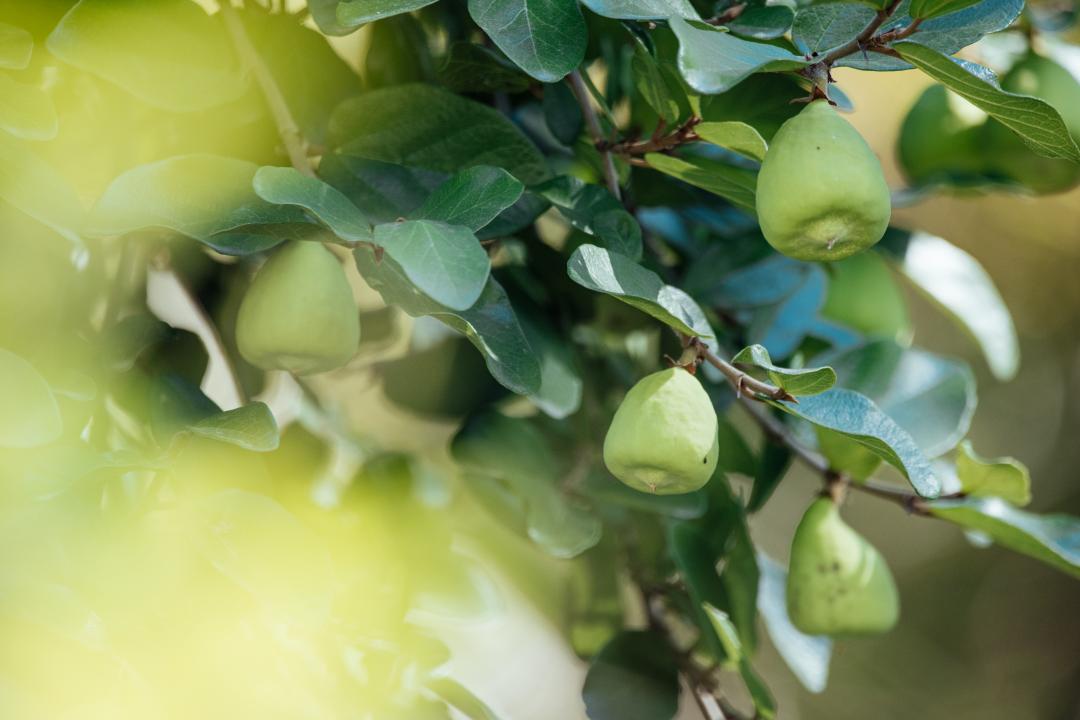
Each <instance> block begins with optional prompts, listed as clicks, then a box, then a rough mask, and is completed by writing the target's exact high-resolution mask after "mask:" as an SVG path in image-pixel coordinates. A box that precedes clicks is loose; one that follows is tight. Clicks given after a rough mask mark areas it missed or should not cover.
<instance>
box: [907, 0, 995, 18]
mask: <svg viewBox="0 0 1080 720" xmlns="http://www.w3.org/2000/svg"><path fill="white" fill-rule="evenodd" d="M980 1H981V0H911V6H910V7H909V8H908V13H909V14H910V15H911V17H913V18H921V19H923V20H929V19H931V18H936V17H938V16H939V15H948V14H949V13H954V12H956V11H957V10H963V9H964V8H967V7H971V6H972V5H976V4H978V3H979V2H980Z"/></svg>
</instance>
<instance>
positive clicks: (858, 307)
mask: <svg viewBox="0 0 1080 720" xmlns="http://www.w3.org/2000/svg"><path fill="white" fill-rule="evenodd" d="M829 270H830V276H829V290H828V293H827V294H826V296H825V305H824V307H822V309H821V314H822V315H823V316H825V317H827V318H829V319H830V320H835V321H836V322H838V323H841V324H842V325H846V326H847V327H849V328H851V329H852V330H858V331H859V332H860V333H862V334H864V335H878V336H883V337H887V338H892V339H897V338H901V337H903V336H906V335H909V333H910V323H909V322H908V312H907V303H906V302H905V301H904V294H903V293H902V292H901V291H900V288H899V287H898V286H897V284H896V282H895V281H894V280H893V275H892V272H890V271H889V266H888V264H886V262H885V260H884V259H882V257H881V255H879V254H878V253H876V252H866V253H860V254H859V255H856V256H854V257H850V258H848V259H846V260H842V261H840V262H838V263H834V264H833V265H831V266H830V267H829Z"/></svg>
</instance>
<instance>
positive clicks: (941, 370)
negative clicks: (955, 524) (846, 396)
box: [822, 340, 977, 457]
mask: <svg viewBox="0 0 1080 720" xmlns="http://www.w3.org/2000/svg"><path fill="white" fill-rule="evenodd" d="M822 360H823V361H826V360H827V361H828V362H829V364H830V365H832V367H833V368H834V369H835V370H836V375H837V378H838V379H839V384H840V385H841V386H842V387H845V388H848V389H849V390H857V391H858V392H861V393H863V394H865V395H867V396H869V397H871V398H872V399H874V401H875V402H877V403H878V404H879V406H880V407H881V410H882V411H883V412H885V413H886V414H887V415H888V416H889V417H890V418H892V419H893V421H894V422H896V424H897V425H899V426H900V427H902V428H903V429H904V430H906V431H907V432H908V433H909V434H910V435H911V437H912V439H913V440H914V441H915V444H916V445H918V446H919V448H920V449H921V450H922V452H923V454H924V455H926V456H927V457H937V456H939V455H941V454H943V453H946V452H948V451H949V450H952V449H953V448H954V447H956V444H957V443H958V442H960V440H962V439H963V438H964V436H965V435H967V431H968V428H969V427H970V425H971V418H972V416H973V415H974V413H975V405H976V403H977V398H976V392H975V378H974V376H973V375H972V373H971V369H970V368H969V367H968V366H967V365H966V364H964V363H962V362H960V361H957V360H950V359H947V358H943V357H939V356H937V355H934V354H933V353H929V352H926V351H924V350H917V349H904V348H902V347H900V346H899V345H897V344H896V343H895V342H893V341H891V340H875V341H872V342H868V343H866V344H864V345H861V346H858V347H855V348H851V349H850V350H844V351H841V352H838V353H833V354H830V355H827V356H826V357H824V358H822Z"/></svg>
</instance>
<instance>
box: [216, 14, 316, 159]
mask: <svg viewBox="0 0 1080 720" xmlns="http://www.w3.org/2000/svg"><path fill="white" fill-rule="evenodd" d="M221 15H222V17H223V18H224V20H225V27H226V29H227V30H228V31H229V37H230V38H231V39H232V43H233V47H234V48H235V49H236V53H237V55H239V57H240V61H241V63H243V65H244V67H246V68H247V69H248V71H249V72H250V73H251V74H252V75H253V76H254V77H255V82H256V83H257V84H258V85H259V90H260V91H261V92H262V95H263V99H265V100H266V105H267V107H268V108H269V109H270V114H271V115H272V116H273V118H274V124H275V125H276V126H277V131H278V135H279V136H281V142H282V143H283V144H284V145H285V152H286V153H288V155H289V162H290V163H292V166H293V167H294V168H296V169H297V170H299V171H300V172H301V173H303V174H304V175H307V176H308V177H315V171H314V170H313V169H312V167H311V163H310V162H309V161H308V156H307V147H306V145H305V142H304V136H303V134H302V133H301V132H300V127H299V126H298V125H297V124H296V120H295V119H294V118H293V115H292V111H291V110H290V109H289V104H288V103H287V102H286V101H285V96H284V95H283V94H282V92H281V88H280V87H278V84H277V80H275V79H274V75H273V73H271V72H270V68H268V67H267V66H266V63H265V62H264V61H263V59H262V56H261V55H259V51H258V50H257V49H256V48H255V45H254V44H252V42H251V38H250V37H249V36H248V33H247V30H246V29H245V28H244V23H243V21H242V20H241V19H240V15H239V14H238V13H237V12H236V9H235V8H234V7H233V6H232V4H231V0H222V2H221Z"/></svg>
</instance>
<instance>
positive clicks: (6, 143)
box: [0, 132, 83, 244]
mask: <svg viewBox="0 0 1080 720" xmlns="http://www.w3.org/2000/svg"><path fill="white" fill-rule="evenodd" d="M0 198H3V199H4V200H5V201H7V202H8V203H10V204H11V205H12V206H14V207H16V208H18V209H19V210H21V211H22V212H24V213H26V214H27V215H29V216H30V217H32V218H34V219H35V220H37V221H38V222H40V223H42V224H44V225H47V226H48V227H50V228H52V229H53V230H55V231H56V232H57V233H59V234H60V235H62V236H64V237H65V238H67V239H68V240H70V241H72V242H74V243H76V244H81V242H82V241H81V240H80V238H79V232H80V229H81V227H82V224H83V207H82V203H81V202H80V201H79V196H78V195H76V194H75V190H74V188H72V186H71V185H70V184H69V183H68V181H67V179H66V178H64V176H63V175H61V174H60V173H59V172H57V171H56V169H54V168H53V166H52V165H50V164H48V163H47V162H45V161H44V160H42V159H41V158H40V157H39V156H38V155H37V154H36V153H34V152H33V150H31V149H30V148H29V147H28V146H27V145H26V144H24V143H21V142H19V141H18V140H15V139H14V138H13V137H11V136H10V135H8V134H7V133H5V132H0Z"/></svg>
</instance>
